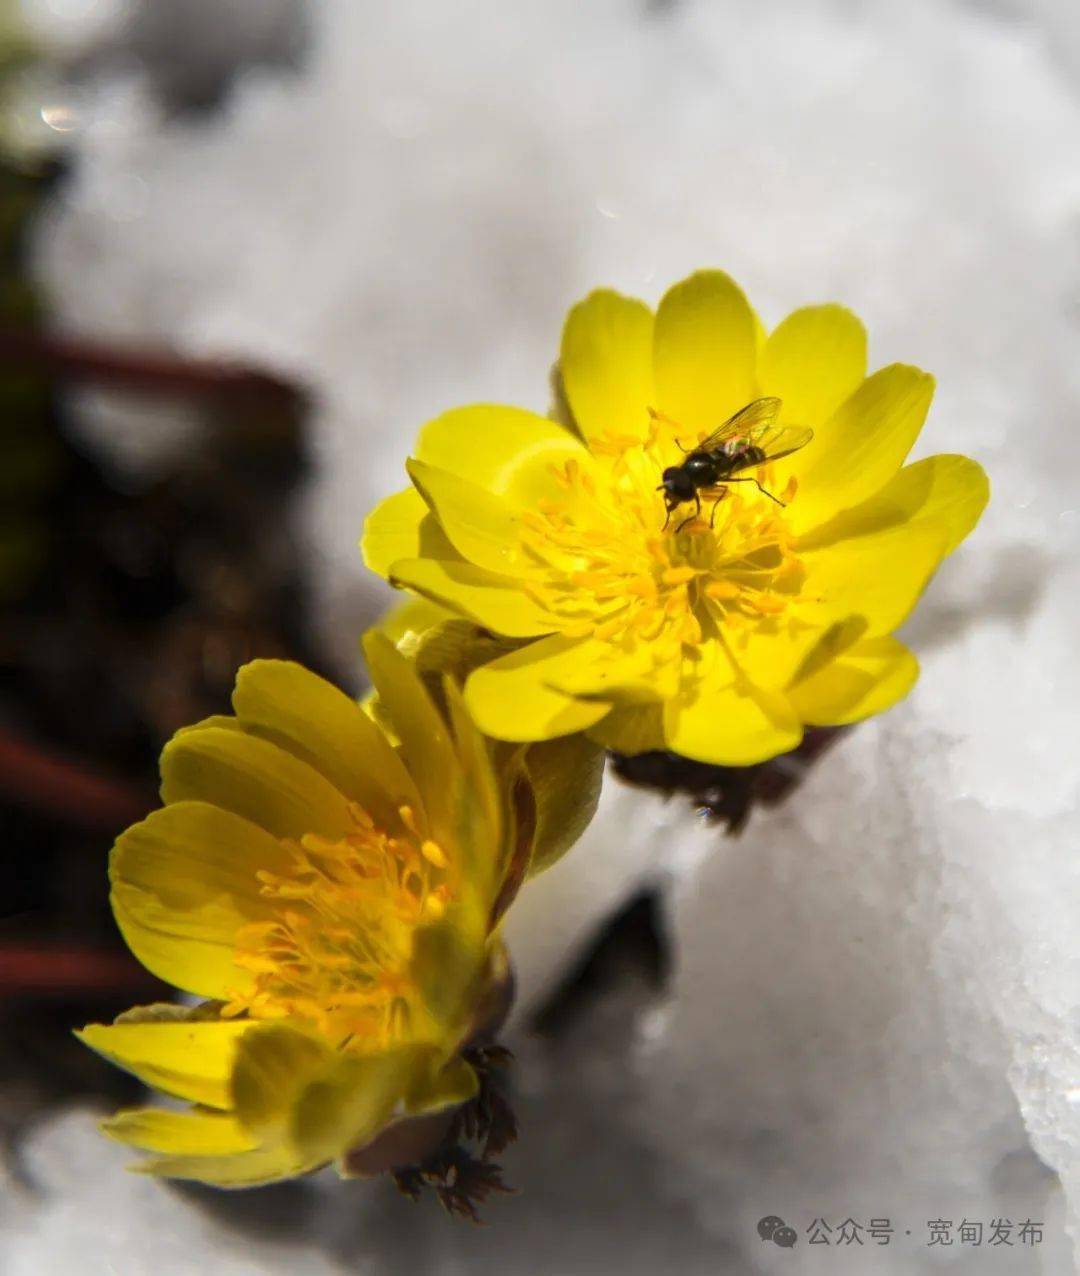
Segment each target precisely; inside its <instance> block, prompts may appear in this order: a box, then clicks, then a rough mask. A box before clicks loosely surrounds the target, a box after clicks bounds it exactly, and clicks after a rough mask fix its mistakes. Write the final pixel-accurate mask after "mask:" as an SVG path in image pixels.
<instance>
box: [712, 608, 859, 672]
mask: <svg viewBox="0 0 1080 1276" xmlns="http://www.w3.org/2000/svg"><path fill="white" fill-rule="evenodd" d="M815 619H816V618H815ZM862 627H863V628H864V629H865V622H863V625H862ZM821 636H822V627H821V624H820V623H810V622H806V621H801V620H800V618H799V613H798V612H796V613H795V616H794V618H793V620H792V621H789V620H788V619H787V618H786V617H777V618H776V619H775V620H771V619H770V621H766V622H762V623H760V624H758V625H757V626H756V627H755V628H753V629H747V630H745V631H743V632H741V633H736V634H734V635H733V636H732V638H731V641H730V648H731V655H732V659H733V660H734V661H735V663H736V664H737V665H738V666H739V668H740V669H741V670H742V671H743V673H744V674H745V675H746V677H747V678H748V679H749V680H750V681H751V682H752V683H754V684H755V685H756V686H759V687H773V688H779V687H785V686H787V684H788V683H789V682H790V681H791V679H792V678H793V677H794V675H795V673H796V671H797V670H798V669H799V667H800V666H801V665H802V662H803V661H804V660H805V659H806V657H807V656H808V654H809V653H810V652H811V651H812V650H813V649H814V647H815V646H816V645H817V643H818V642H819V641H820V640H821Z"/></svg>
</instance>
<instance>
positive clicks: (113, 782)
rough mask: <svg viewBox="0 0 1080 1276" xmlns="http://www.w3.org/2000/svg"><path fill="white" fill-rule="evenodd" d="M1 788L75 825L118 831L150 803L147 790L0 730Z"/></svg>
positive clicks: (22, 802)
mask: <svg viewBox="0 0 1080 1276" xmlns="http://www.w3.org/2000/svg"><path fill="white" fill-rule="evenodd" d="M0 793H2V794H3V795H4V797H5V798H7V800H8V801H10V802H12V803H14V804H15V805H17V806H21V807H24V808H27V809H29V810H33V811H40V812H42V813H44V814H46V815H51V816H55V817H59V818H60V819H62V820H63V821H64V822H65V823H67V824H72V825H74V826H76V827H77V828H83V829H92V830H94V831H100V832H105V833H116V832H119V830H120V829H122V828H123V827H124V826H125V825H126V824H131V823H132V822H133V821H135V820H139V819H142V817H143V816H144V815H145V814H146V813H147V811H149V810H150V808H151V807H152V806H153V805H154V797H153V794H152V793H148V792H143V790H141V789H139V788H137V787H136V786H135V785H133V784H129V783H127V782H126V781H123V780H117V779H112V778H110V777H107V776H104V775H101V774H99V773H98V772H96V771H94V770H92V769H91V768H90V767H88V766H87V765H86V764H85V763H83V762H80V761H77V760H75V759H73V758H63V757H60V756H59V755H57V754H55V753H52V752H49V751H47V750H45V749H43V748H41V747H40V746H39V745H36V744H31V743H30V742H29V741H28V740H23V739H19V738H18V737H16V736H13V735H11V734H10V733H8V732H6V731H2V730H0Z"/></svg>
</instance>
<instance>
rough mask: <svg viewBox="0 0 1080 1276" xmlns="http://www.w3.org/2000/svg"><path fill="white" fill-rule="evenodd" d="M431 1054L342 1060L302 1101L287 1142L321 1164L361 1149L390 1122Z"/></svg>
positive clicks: (409, 1051)
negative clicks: (351, 1149) (356, 1148)
mask: <svg viewBox="0 0 1080 1276" xmlns="http://www.w3.org/2000/svg"><path fill="white" fill-rule="evenodd" d="M428 1054H429V1052H428V1051H427V1050H425V1049H422V1048H417V1047H407V1048H404V1049H400V1050H393V1051H388V1052H387V1053H385V1054H376V1055H370V1056H366V1057H364V1056H356V1055H348V1054H345V1055H339V1056H338V1058H337V1059H336V1060H335V1062H334V1064H333V1066H332V1067H331V1068H330V1070H329V1071H328V1072H327V1073H326V1075H325V1076H323V1077H320V1078H318V1079H317V1080H314V1081H312V1082H311V1083H310V1084H309V1085H308V1086H307V1087H306V1088H305V1089H304V1092H303V1093H302V1094H301V1095H300V1097H299V1099H298V1101H297V1103H296V1106H295V1108H294V1109H293V1112H292V1114H291V1117H290V1125H289V1141H290V1142H291V1143H292V1144H293V1146H295V1147H296V1148H297V1149H298V1150H299V1152H300V1154H301V1155H302V1156H303V1157H304V1158H305V1159H307V1160H310V1161H314V1162H317V1163H322V1162H326V1161H332V1160H334V1159H335V1158H337V1157H339V1156H343V1155H344V1154H345V1153H346V1152H348V1150H349V1149H350V1148H353V1147H360V1146H363V1145H364V1144H365V1143H369V1142H370V1141H371V1139H372V1138H374V1136H375V1135H376V1134H378V1132H379V1131H380V1130H381V1129H382V1128H383V1127H384V1126H385V1125H387V1123H388V1122H389V1121H390V1119H391V1117H392V1116H393V1115H394V1112H395V1110H396V1109H398V1108H399V1106H400V1105H401V1104H402V1102H403V1099H404V1096H405V1094H406V1092H407V1091H408V1090H410V1089H411V1088H413V1085H414V1078H415V1077H416V1075H417V1074H418V1073H420V1072H421V1071H423V1070H426V1066H427V1058H428Z"/></svg>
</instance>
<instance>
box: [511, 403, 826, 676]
mask: <svg viewBox="0 0 1080 1276" xmlns="http://www.w3.org/2000/svg"><path fill="white" fill-rule="evenodd" d="M677 429H678V426H677V423H675V422H672V421H669V420H668V419H667V418H664V417H661V416H655V417H654V418H653V421H652V428H651V430H650V434H649V437H648V438H647V439H646V440H645V442H644V443H642V442H638V441H628V440H623V439H614V438H608V439H607V440H604V441H602V445H598V444H596V442H595V441H594V443H593V450H594V452H598V453H599V454H601V455H603V456H604V457H605V458H606V464H605V465H604V466H602V467H600V466H598V467H597V468H596V469H595V470H591V469H586V468H585V467H583V466H581V465H579V464H578V463H577V462H576V461H575V460H570V461H567V462H564V463H563V464H561V465H558V466H554V467H553V468H552V472H553V474H554V476H555V478H556V480H557V482H558V485H559V486H560V487H561V488H562V490H563V491H564V492H565V493H566V496H565V498H563V499H548V500H546V501H542V502H540V503H538V505H537V507H536V509H535V510H534V511H530V512H528V513H526V514H525V515H524V516H523V517H522V519H521V544H522V548H523V550H524V553H525V557H526V560H527V561H528V562H529V563H530V564H531V565H532V571H531V573H530V575H529V576H528V577H527V579H526V581H525V583H524V588H525V590H526V592H527V593H528V594H529V595H530V596H531V597H532V598H533V599H534V600H535V601H536V602H537V603H539V604H540V605H541V606H543V607H544V608H546V609H547V610H548V611H549V612H551V613H553V614H554V615H555V616H557V617H559V618H560V620H561V621H562V622H563V623H562V632H563V633H564V634H565V635H566V636H567V637H589V636H591V637H595V638H599V639H602V640H607V641H612V642H622V641H624V640H635V639H644V640H646V641H647V642H648V643H651V644H657V646H658V647H659V648H663V649H664V650H665V651H671V652H676V651H677V650H678V648H679V647H680V646H685V645H690V646H694V645H696V644H698V643H700V642H701V641H702V640H703V639H704V638H706V637H709V636H712V635H714V634H715V633H716V632H717V631H718V629H719V628H721V627H722V626H724V625H730V626H732V627H734V628H741V627H744V626H745V625H747V624H749V623H754V622H757V621H760V620H762V619H763V618H765V617H769V616H776V615H779V614H780V613H782V612H783V611H784V610H785V609H786V607H787V604H788V601H789V600H790V599H791V598H792V597H793V595H795V594H796V593H797V592H798V590H799V587H800V585H801V579H802V569H801V567H800V565H799V562H798V558H797V556H796V554H795V551H794V548H793V538H792V535H791V532H790V530H789V527H788V524H787V520H786V518H785V516H784V507H783V506H782V505H779V504H778V503H777V502H776V501H775V500H770V499H769V498H768V497H767V496H764V495H762V494H760V493H758V492H757V491H756V490H755V489H754V488H753V487H752V485H747V488H746V490H744V489H743V486H742V485H741V484H740V485H739V486H738V487H737V486H736V485H735V484H730V485H728V486H727V487H723V486H721V487H720V488H719V489H718V491H717V492H716V493H713V494H712V495H706V496H703V498H702V514H701V516H700V517H695V516H694V510H693V507H692V506H691V507H690V508H689V517H688V518H687V517H686V516H684V517H683V519H681V520H679V521H674V522H673V520H670V519H668V520H667V522H668V523H669V524H673V525H669V526H667V527H665V519H666V513H667V511H666V508H665V504H664V500H663V496H662V494H661V493H660V492H658V491H657V476H658V475H659V474H661V473H662V472H663V469H664V467H665V466H666V465H670V464H672V463H675V462H676V457H675V456H673V455H672V454H673V452H675V451H676V449H675V447H674V444H673V442H672V439H671V437H670V436H671V434H672V432H673V431H674V430H677ZM617 445H618V446H617ZM758 475H759V478H760V480H761V481H762V483H763V485H765V486H768V483H769V482H770V481H771V479H772V475H771V473H770V472H769V468H768V467H764V466H763V467H761V469H760V471H759V472H758ZM794 495H795V483H794V480H791V481H790V482H789V483H788V485H787V486H786V488H785V489H784V492H783V493H782V495H781V498H780V499H781V500H783V501H784V502H785V503H787V502H789V501H790V500H791V499H792V497H794ZM714 507H715V508H714Z"/></svg>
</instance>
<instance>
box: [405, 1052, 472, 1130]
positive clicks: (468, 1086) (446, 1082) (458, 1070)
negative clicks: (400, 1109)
mask: <svg viewBox="0 0 1080 1276" xmlns="http://www.w3.org/2000/svg"><path fill="white" fill-rule="evenodd" d="M414 1075H415V1079H416V1083H415V1084H414V1086H413V1087H412V1089H411V1090H409V1092H408V1093H407V1094H406V1096H405V1109H406V1111H407V1112H408V1113H409V1114H410V1116H422V1115H424V1114H426V1113H428V1112H441V1111H442V1110H443V1109H444V1108H453V1107H457V1106H458V1105H459V1104H461V1103H467V1102H468V1101H469V1100H470V1099H472V1098H474V1097H475V1096H476V1092H477V1090H478V1089H479V1087H480V1080H479V1078H478V1077H477V1075H476V1072H475V1071H474V1070H473V1068H472V1065H471V1064H469V1063H467V1062H466V1061H465V1060H464V1059H462V1058H461V1056H460V1055H459V1056H457V1057H456V1058H454V1059H451V1060H450V1062H449V1063H447V1064H445V1065H440V1064H439V1061H438V1057H437V1056H434V1055H433V1056H431V1058H430V1060H429V1062H428V1066H426V1067H424V1068H417V1069H416V1071H415V1073H414Z"/></svg>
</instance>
